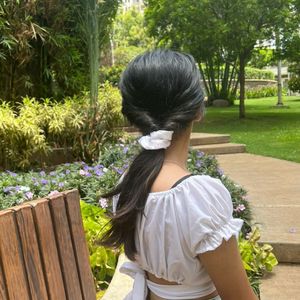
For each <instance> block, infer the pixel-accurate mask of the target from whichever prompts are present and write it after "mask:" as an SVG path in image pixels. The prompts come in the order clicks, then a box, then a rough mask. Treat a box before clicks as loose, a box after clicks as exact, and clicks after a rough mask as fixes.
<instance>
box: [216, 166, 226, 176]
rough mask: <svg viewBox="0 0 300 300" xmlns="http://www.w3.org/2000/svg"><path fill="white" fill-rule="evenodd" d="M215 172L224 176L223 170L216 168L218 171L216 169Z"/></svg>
mask: <svg viewBox="0 0 300 300" xmlns="http://www.w3.org/2000/svg"><path fill="white" fill-rule="evenodd" d="M217 172H218V174H219V175H220V176H222V175H224V172H223V170H222V169H221V168H218V169H217Z"/></svg>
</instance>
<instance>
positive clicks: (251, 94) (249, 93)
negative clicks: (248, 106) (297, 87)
mask: <svg viewBox="0 0 300 300" xmlns="http://www.w3.org/2000/svg"><path fill="white" fill-rule="evenodd" d="M277 90H278V89H277V86H259V87H256V88H249V89H246V99H253V98H265V97H274V96H277Z"/></svg>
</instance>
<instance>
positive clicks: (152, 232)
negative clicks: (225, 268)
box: [120, 175, 243, 300]
mask: <svg viewBox="0 0 300 300" xmlns="http://www.w3.org/2000/svg"><path fill="white" fill-rule="evenodd" d="M232 212H233V205H232V200H231V196H230V193H229V192H228V190H227V189H226V187H225V186H224V185H223V184H222V182H221V181H220V180H219V179H214V178H212V177H210V176H207V175H194V176H191V177H189V178H187V179H185V180H184V181H182V182H181V183H179V184H178V185H177V186H176V187H174V188H172V189H170V190H167V191H163V192H154V193H150V194H149V195H148V199H147V202H146V206H145V209H144V214H143V215H141V216H140V218H139V219H138V222H137V230H136V247H137V252H138V256H137V261H136V262H132V263H131V262H130V263H125V264H124V265H123V267H122V268H121V270H120V271H121V272H123V273H126V274H128V275H130V276H132V277H133V278H134V279H135V282H134V287H133V291H132V292H131V293H130V294H129V295H128V296H127V297H126V299H132V300H143V299H146V295H147V290H148V288H149V289H150V290H151V291H153V293H155V294H156V295H157V296H159V297H162V298H164V299H196V298H199V297H202V296H206V295H208V294H210V293H212V292H213V291H214V290H215V289H216V288H215V286H214V284H213V282H212V280H211V278H210V277H209V275H208V273H207V272H206V270H205V269H204V267H203V266H202V265H201V263H200V261H199V259H198V258H197V255H198V254H200V253H204V252H206V251H211V250H214V249H216V248H217V247H219V246H220V245H221V243H222V241H223V239H225V240H226V241H227V240H229V238H230V237H231V236H232V235H235V236H236V237H237V238H238V233H239V231H240V229H241V227H242V225H243V220H242V219H237V218H233V216H232ZM144 271H148V272H150V273H152V274H154V275H155V276H156V277H158V278H163V279H165V280H167V281H171V282H177V283H178V284H179V285H167V286H166V285H158V284H155V283H153V282H150V281H148V280H146V277H145V272H144Z"/></svg>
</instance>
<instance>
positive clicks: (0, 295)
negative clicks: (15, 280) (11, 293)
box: [0, 252, 8, 300]
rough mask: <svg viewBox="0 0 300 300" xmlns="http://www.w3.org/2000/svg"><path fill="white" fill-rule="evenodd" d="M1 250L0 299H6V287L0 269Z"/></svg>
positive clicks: (0, 272)
mask: <svg viewBox="0 0 300 300" xmlns="http://www.w3.org/2000/svg"><path fill="white" fill-rule="evenodd" d="M1 256H2V254H1V252H0V300H7V299H8V296H7V289H6V283H5V277H4V273H3V270H2V262H1Z"/></svg>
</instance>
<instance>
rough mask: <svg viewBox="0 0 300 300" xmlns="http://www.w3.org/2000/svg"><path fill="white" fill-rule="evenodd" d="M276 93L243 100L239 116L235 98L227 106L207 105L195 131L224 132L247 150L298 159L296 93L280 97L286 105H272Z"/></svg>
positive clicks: (298, 103) (299, 115) (299, 140)
mask: <svg viewBox="0 0 300 300" xmlns="http://www.w3.org/2000/svg"><path fill="white" fill-rule="evenodd" d="M276 103H277V98H276V97H270V98H259V99H249V100H246V118H245V119H239V107H238V101H236V105H234V106H232V107H228V108H217V107H209V108H207V111H206V115H205V118H204V121H203V122H201V123H197V124H195V125H194V131H195V132H209V133H228V134H230V135H231V142H233V143H242V144H246V148H247V152H249V153H254V154H259V155H264V156H271V157H276V158H280V159H285V160H290V161H294V162H298V163H300V97H284V99H283V103H284V104H285V105H287V106H289V108H274V106H275V105H276Z"/></svg>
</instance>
